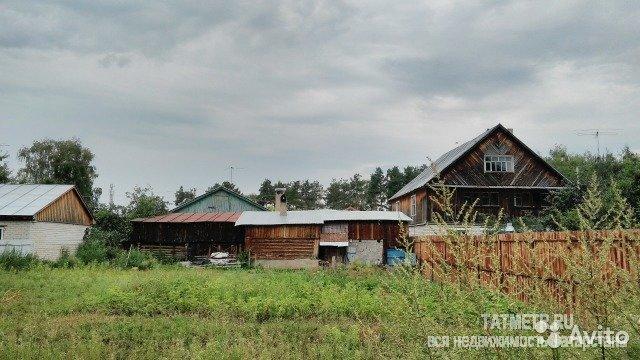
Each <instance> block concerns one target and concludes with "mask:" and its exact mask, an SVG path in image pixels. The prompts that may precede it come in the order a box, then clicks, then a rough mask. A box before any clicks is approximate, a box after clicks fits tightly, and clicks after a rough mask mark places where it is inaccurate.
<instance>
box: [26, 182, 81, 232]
mask: <svg viewBox="0 0 640 360" xmlns="http://www.w3.org/2000/svg"><path fill="white" fill-rule="evenodd" d="M36 220H37V221H42V222H55V223H64V224H77V225H86V226H90V225H92V224H93V220H92V218H91V215H90V214H89V212H88V211H87V209H86V208H85V207H84V205H83V204H82V200H81V199H80V196H79V195H78V194H77V193H76V192H75V191H74V190H69V191H67V192H66V193H64V194H63V195H62V196H60V197H59V198H58V199H56V200H55V201H54V202H52V203H51V204H49V205H48V206H47V207H45V208H44V209H42V210H40V212H39V213H37V214H36Z"/></svg>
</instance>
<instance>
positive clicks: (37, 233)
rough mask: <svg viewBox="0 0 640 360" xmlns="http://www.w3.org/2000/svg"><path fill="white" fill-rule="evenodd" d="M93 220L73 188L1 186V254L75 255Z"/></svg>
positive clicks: (51, 256) (54, 256)
mask: <svg viewBox="0 0 640 360" xmlns="http://www.w3.org/2000/svg"><path fill="white" fill-rule="evenodd" d="M92 224H93V217H92V216H91V212H90V211H89V209H88V208H87V206H86V204H85V203H84V202H83V201H82V197H81V196H80V194H79V193H78V191H77V190H76V188H75V187H74V186H73V185H43V184H21V185H14V184H0V252H2V251H11V250H16V251H19V252H21V253H25V254H26V253H32V254H35V255H37V256H38V257H39V258H41V259H48V260H53V259H56V258H58V256H59V255H60V252H61V251H62V249H64V248H66V249H68V250H69V251H70V252H74V251H75V250H76V248H77V247H78V245H79V244H80V242H82V238H83V236H84V233H85V231H86V229H87V228H88V227H89V226H91V225H92Z"/></svg>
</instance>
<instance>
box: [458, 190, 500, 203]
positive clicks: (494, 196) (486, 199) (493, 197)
mask: <svg viewBox="0 0 640 360" xmlns="http://www.w3.org/2000/svg"><path fill="white" fill-rule="evenodd" d="M476 200H478V202H477V203H476V206H500V196H498V193H495V192H491V193H489V192H487V193H477V194H465V195H464V196H463V198H462V201H463V202H466V203H467V206H471V205H472V204H473V203H474V202H475V201H476Z"/></svg>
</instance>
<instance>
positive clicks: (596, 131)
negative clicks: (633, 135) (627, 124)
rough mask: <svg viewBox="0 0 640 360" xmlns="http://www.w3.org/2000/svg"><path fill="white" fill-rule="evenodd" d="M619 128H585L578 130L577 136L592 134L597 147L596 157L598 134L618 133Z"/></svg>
mask: <svg viewBox="0 0 640 360" xmlns="http://www.w3.org/2000/svg"><path fill="white" fill-rule="evenodd" d="M620 131H622V130H621V129H585V130H580V131H578V136H593V137H594V138H595V139H596V144H597V147H598V159H599V158H600V136H607V135H618V134H620Z"/></svg>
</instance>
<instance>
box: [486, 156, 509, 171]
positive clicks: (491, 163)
mask: <svg viewBox="0 0 640 360" xmlns="http://www.w3.org/2000/svg"><path fill="white" fill-rule="evenodd" d="M484 172H513V156H511V155H499V156H497V155H485V156H484Z"/></svg>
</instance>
